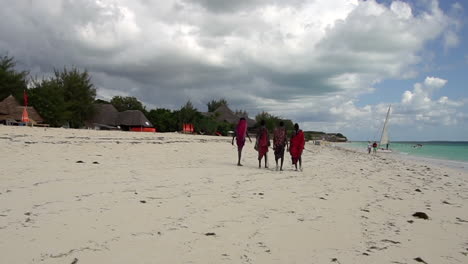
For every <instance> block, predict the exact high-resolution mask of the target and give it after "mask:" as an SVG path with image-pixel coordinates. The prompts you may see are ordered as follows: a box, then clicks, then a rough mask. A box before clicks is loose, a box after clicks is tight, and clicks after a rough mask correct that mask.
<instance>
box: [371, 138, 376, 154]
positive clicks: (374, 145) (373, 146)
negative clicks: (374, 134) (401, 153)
mask: <svg viewBox="0 0 468 264" xmlns="http://www.w3.org/2000/svg"><path fill="white" fill-rule="evenodd" d="M372 148H373V149H374V154H376V153H377V142H376V141H374V143H373V144H372Z"/></svg>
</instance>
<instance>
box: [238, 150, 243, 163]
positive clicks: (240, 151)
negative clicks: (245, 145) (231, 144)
mask: <svg viewBox="0 0 468 264" xmlns="http://www.w3.org/2000/svg"><path fill="white" fill-rule="evenodd" d="M237 152H238V157H239V159H238V160H237V166H242V164H241V162H240V161H241V156H242V150H241V149H239V150H237Z"/></svg>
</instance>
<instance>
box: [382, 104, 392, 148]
mask: <svg viewBox="0 0 468 264" xmlns="http://www.w3.org/2000/svg"><path fill="white" fill-rule="evenodd" d="M390 108H391V106H389V107H388V112H387V117H386V118H385V123H384V126H383V129H382V137H381V138H380V145H381V146H384V145H387V144H388V142H389V140H388V127H387V124H388V118H389V116H390Z"/></svg>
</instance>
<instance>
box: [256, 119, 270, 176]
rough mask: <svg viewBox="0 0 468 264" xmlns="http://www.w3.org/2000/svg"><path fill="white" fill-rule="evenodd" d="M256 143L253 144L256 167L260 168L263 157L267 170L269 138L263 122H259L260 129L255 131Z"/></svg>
mask: <svg viewBox="0 0 468 264" xmlns="http://www.w3.org/2000/svg"><path fill="white" fill-rule="evenodd" d="M256 138H257V141H256V143H255V149H256V150H257V151H258V167H259V168H261V167H262V158H263V156H265V168H268V165H267V161H268V156H267V153H268V147H269V146H270V136H269V134H268V129H267V128H266V126H265V120H262V121H260V128H259V129H258V131H257V137H256Z"/></svg>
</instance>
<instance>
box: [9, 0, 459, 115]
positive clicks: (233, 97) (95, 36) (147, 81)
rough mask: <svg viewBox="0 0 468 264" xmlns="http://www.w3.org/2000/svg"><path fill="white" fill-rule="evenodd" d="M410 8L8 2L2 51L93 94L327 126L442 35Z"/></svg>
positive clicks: (264, 0)
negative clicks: (69, 75)
mask: <svg viewBox="0 0 468 264" xmlns="http://www.w3.org/2000/svg"><path fill="white" fill-rule="evenodd" d="M408 8H409V6H408V5H405V4H404V3H402V2H398V3H397V4H395V5H392V6H389V5H388V6H382V5H380V4H378V3H376V2H374V1H363V2H358V1H355V0H340V1H328V0H320V1H296V0H293V1H279V0H255V1H247V0H240V1H224V0H223V1H219V0H216V1H215V0H168V1H148V0H139V1H130V0H121V1H111V0H101V1H97V0H83V1H73V0H63V1H62V0H49V1H26V0H20V1H9V2H8V4H3V5H2V9H0V17H2V23H0V36H1V38H0V52H1V53H5V52H8V53H9V54H10V55H12V56H14V57H15V58H16V59H17V60H18V61H19V65H20V66H21V67H24V68H25V69H29V70H31V72H32V73H34V74H37V75H48V74H50V73H51V72H52V71H53V69H54V68H62V67H63V66H72V65H74V66H77V67H80V68H85V69H87V70H88V71H90V72H91V74H92V75H93V81H94V83H95V84H96V86H97V87H98V95H100V96H102V97H112V96H113V95H131V96H136V97H137V98H139V99H140V100H142V101H143V102H144V103H146V104H149V105H151V106H154V107H166V108H178V107H179V106H180V105H182V104H183V103H184V102H185V101H186V100H189V99H190V100H192V101H193V102H194V103H195V105H196V106H198V107H200V109H201V110H204V109H205V106H204V105H205V103H206V102H208V101H209V100H211V99H213V98H219V97H225V98H227V99H228V101H229V102H231V106H232V107H233V108H234V109H236V108H237V109H247V110H248V111H249V112H251V113H256V112H258V111H262V110H267V111H272V112H275V113H278V114H280V115H282V116H284V117H291V118H297V119H300V120H301V121H312V120H315V121H323V122H325V121H327V120H328V121H332V120H335V121H336V120H342V119H343V117H342V116H343V115H341V114H340V113H341V112H340V111H344V110H343V109H342V108H340V107H337V104H346V102H348V101H350V100H351V101H352V100H354V99H355V98H356V96H358V95H359V94H362V93H366V92H369V91H371V90H372V85H373V84H374V83H376V82H378V81H380V80H383V79H385V78H392V77H395V76H399V77H400V76H401V75H402V73H406V72H411V70H412V68H413V67H414V65H416V64H417V63H418V62H419V61H421V60H423V59H424V58H422V57H421V51H422V50H423V49H424V44H425V43H427V42H428V41H430V40H433V39H436V38H437V37H440V36H441V34H442V32H444V31H445V30H448V29H450V25H451V24H450V19H449V18H448V17H447V16H446V15H445V14H444V13H443V12H442V11H441V10H440V9H438V8H437V6H436V7H433V6H432V7H430V8H428V9H427V10H426V11H425V13H423V14H421V15H420V16H414V15H412V13H411V10H409V9H408ZM408 10H409V11H408ZM333 96H339V97H337V98H335V99H326V98H334V97H333ZM301 98H302V99H301ZM324 98H325V99H324ZM311 104H313V105H311ZM334 107H335V108H334ZM298 109H299V110H301V113H298V112H299V111H298ZM348 110H349V111H351V112H352V111H354V112H355V114H356V115H355V116H358V117H360V116H362V115H363V114H364V113H367V110H362V109H356V108H353V107H352V106H349V109H348Z"/></svg>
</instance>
